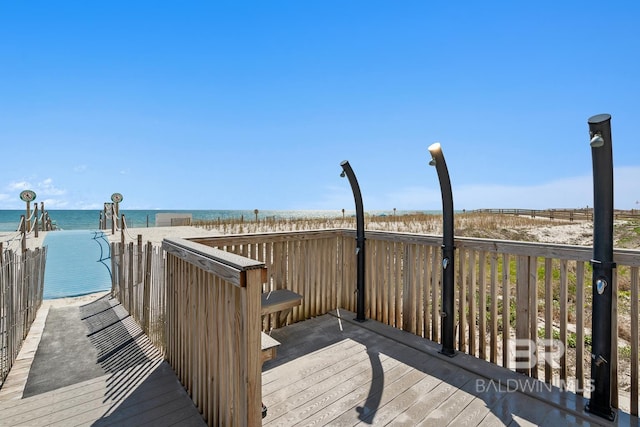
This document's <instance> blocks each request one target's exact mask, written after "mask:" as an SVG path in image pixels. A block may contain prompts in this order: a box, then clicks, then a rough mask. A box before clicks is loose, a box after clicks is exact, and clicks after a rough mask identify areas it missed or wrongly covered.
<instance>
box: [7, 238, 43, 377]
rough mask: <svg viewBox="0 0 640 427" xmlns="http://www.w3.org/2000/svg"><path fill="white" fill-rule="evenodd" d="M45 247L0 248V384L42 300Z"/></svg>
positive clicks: (11, 364)
mask: <svg viewBox="0 0 640 427" xmlns="http://www.w3.org/2000/svg"><path fill="white" fill-rule="evenodd" d="M46 258H47V257H46V248H37V249H35V250H33V251H31V250H27V251H25V252H22V251H18V252H16V251H12V250H6V251H0V385H1V384H2V383H3V382H4V380H5V378H6V377H7V375H8V374H9V370H10V369H11V367H12V366H13V363H14V362H15V360H16V357H17V356H18V352H19V351H20V347H21V346H22V343H23V341H24V339H25V338H26V337H27V333H28V332H29V328H30V327H31V324H32V323H33V321H34V319H35V317H36V313H37V311H38V308H40V305H41V304H42V291H43V287H44V268H45V263H46Z"/></svg>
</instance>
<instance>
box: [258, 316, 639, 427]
mask: <svg viewBox="0 0 640 427" xmlns="http://www.w3.org/2000/svg"><path fill="white" fill-rule="evenodd" d="M354 318H355V314H354V313H351V312H347V311H344V310H338V311H337V312H332V313H331V314H327V315H324V316H320V317H317V318H314V319H311V320H307V321H304V322H300V323H296V324H293V325H290V326H286V327H284V328H280V329H276V330H274V331H273V333H272V336H273V337H274V338H275V339H277V340H278V341H280V342H281V344H282V345H281V347H280V348H279V349H278V356H277V358H276V359H275V360H272V361H269V362H267V363H265V364H264V366H263V375H262V378H263V401H264V403H265V404H266V405H267V408H268V414H267V417H266V418H265V419H264V423H263V425H286V426H289V425H332V426H334V425H337V426H339V425H358V424H360V425H387V424H389V425H394V426H395V425H407V426H416V425H437V426H442V425H456V426H458V425H474V426H475V425H481V426H496V425H562V426H566V425H638V419H637V418H635V417H630V416H629V415H628V414H626V413H622V412H619V413H618V418H617V420H616V422H615V423H608V422H607V421H606V420H604V419H602V418H599V417H596V416H593V415H591V414H589V413H586V412H584V405H585V403H586V402H585V400H584V399H583V398H582V397H581V396H577V395H575V394H574V393H571V392H563V391H561V390H560V389H558V388H555V387H553V388H552V387H550V386H549V385H546V384H544V383H542V382H540V381H538V380H535V379H532V378H529V377H526V376H523V375H520V374H517V373H515V372H513V371H510V370H507V369H504V368H502V367H499V366H496V365H493V364H491V363H489V362H486V361H483V360H480V359H477V358H475V357H472V356H469V355H466V354H461V353H460V354H457V355H456V356H455V357H453V358H448V357H446V356H443V355H441V354H439V353H438V350H439V349H440V346H439V345H437V344H435V343H433V342H431V341H428V340H425V339H422V338H419V337H417V336H415V335H412V334H409V333H405V332H403V331H400V330H397V329H394V328H391V327H389V326H385V325H383V324H381V323H378V322H375V321H372V320H368V321H366V322H364V323H359V322H354V321H353V320H352V319H354Z"/></svg>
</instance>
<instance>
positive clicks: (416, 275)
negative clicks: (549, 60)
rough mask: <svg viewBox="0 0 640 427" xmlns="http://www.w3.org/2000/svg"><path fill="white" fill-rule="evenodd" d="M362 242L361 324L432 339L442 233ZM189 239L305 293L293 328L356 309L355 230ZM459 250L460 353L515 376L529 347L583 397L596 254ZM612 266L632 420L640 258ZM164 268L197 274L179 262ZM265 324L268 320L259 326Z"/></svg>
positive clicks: (272, 283) (516, 247) (618, 378)
mask: <svg viewBox="0 0 640 427" xmlns="http://www.w3.org/2000/svg"><path fill="white" fill-rule="evenodd" d="M366 238H367V240H366V245H367V247H366V281H365V285H366V301H365V302H366V317H367V318H371V319H375V320H377V321H380V322H382V323H385V324H388V325H391V326H393V327H396V328H399V329H402V330H405V331H408V332H410V333H413V334H416V335H418V336H421V337H424V338H427V339H430V340H433V341H435V342H440V340H441V337H440V327H441V324H440V307H441V304H440V301H441V271H440V270H441V252H440V251H441V244H442V238H441V237H440V236H428V235H418V234H406V233H393V232H375V231H369V232H367V234H366ZM190 241H191V242H194V243H200V244H202V245H205V246H210V247H213V248H218V249H221V250H223V251H225V252H228V253H234V254H237V255H241V256H243V257H247V258H251V259H255V260H257V261H259V262H263V263H264V264H265V265H266V267H267V272H268V273H267V278H266V280H265V281H264V283H263V288H262V291H268V290H271V289H290V290H293V291H295V292H297V293H299V294H301V295H303V297H304V300H303V303H302V304H301V305H300V306H298V307H296V308H294V309H293V310H292V313H291V314H290V315H289V318H288V320H289V322H298V321H303V320H306V319H309V318H311V317H314V316H318V315H322V314H324V313H326V312H328V311H330V310H333V309H335V308H345V309H348V310H351V311H356V295H355V288H356V274H357V273H356V255H355V243H356V242H355V231H353V230H319V231H300V232H284V233H263V234H243V235H233V236H229V235H224V236H215V237H207V238H194V239H190ZM455 246H456V251H455V264H454V266H453V267H454V268H455V269H456V270H455V271H456V277H455V289H456V313H457V314H456V347H457V350H458V351H461V352H465V353H468V354H471V355H474V356H476V357H479V358H481V359H484V360H488V361H490V362H492V363H495V364H498V365H501V366H504V367H507V368H510V369H514V368H515V367H516V365H515V361H516V360H515V357H514V354H513V352H514V350H515V349H514V344H513V343H514V339H519V340H531V341H532V342H535V343H536V348H534V349H533V350H532V351H533V354H534V355H535V356H536V360H535V362H536V363H535V365H534V366H531V367H528V368H527V367H525V368H522V367H519V369H518V370H519V371H520V372H523V373H525V374H528V375H531V376H533V377H535V378H540V380H542V381H545V382H546V383H549V384H553V385H557V386H560V387H565V388H567V389H569V390H572V391H575V392H576V393H577V394H583V395H585V396H587V397H588V394H589V384H590V383H589V374H590V372H591V362H590V343H591V332H590V331H591V298H592V286H591V265H590V263H589V260H590V259H591V257H592V248H590V247H579V246H569V245H552V244H540V243H527V242H515V241H495V240H487V239H473V238H457V239H455ZM614 260H615V262H616V263H617V269H616V270H615V274H614V277H613V279H614V283H613V284H612V286H613V289H614V301H615V302H616V304H615V306H614V316H615V321H614V325H613V329H614V330H613V331H612V332H613V337H614V339H615V341H616V344H618V345H614V347H613V348H614V350H613V352H612V361H611V367H612V373H613V379H612V394H613V404H614V406H616V407H618V406H619V404H620V402H619V399H620V401H621V402H622V403H623V406H625V407H626V406H628V407H629V409H630V412H631V413H632V414H634V415H636V414H637V413H638V382H639V376H638V374H639V373H638V357H639V353H638V347H639V346H638V322H639V319H638V299H639V298H640V295H639V287H640V283H639V281H640V279H639V277H640V275H639V272H640V270H639V269H640V251H637V250H620V249H616V250H615V251H614ZM115 271H116V270H115V269H114V272H115ZM171 271H172V273H171V274H179V275H180V276H181V277H185V280H186V277H187V275H190V276H189V277H191V279H190V280H192V281H194V280H195V279H196V278H197V276H194V275H193V274H192V273H190V272H188V270H186V269H182V270H177V266H174V267H172V269H171ZM167 274H169V272H168V271H167ZM115 276H116V274H114V277H115ZM174 292H175V291H174ZM182 292H186V290H183V291H182ZM181 298H184V295H183V296H182V297H181ZM160 311H161V310H159V312H160ZM271 326H273V323H271V320H270V319H267V320H266V321H265V322H264V323H263V325H262V327H263V330H268V329H269V328H270V327H271ZM618 337H619V338H620V340H619V339H618ZM623 339H624V340H623ZM559 349H565V350H566V351H560V350H559ZM618 349H619V350H620V351H619V352H618ZM545 355H549V356H553V357H549V358H545V357H544V356H545ZM619 383H622V384H621V386H620V384H619ZM625 390H628V392H626V391H625Z"/></svg>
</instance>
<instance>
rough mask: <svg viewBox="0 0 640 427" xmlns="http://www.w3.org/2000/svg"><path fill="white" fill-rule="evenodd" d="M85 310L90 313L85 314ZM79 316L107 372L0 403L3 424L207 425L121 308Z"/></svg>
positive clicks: (103, 307)
mask: <svg viewBox="0 0 640 427" xmlns="http://www.w3.org/2000/svg"><path fill="white" fill-rule="evenodd" d="M114 301H115V300H114ZM83 308H87V309H88V310H87V311H84V312H83V311H82V309H83ZM81 314H82V320H83V321H85V322H86V323H87V324H89V327H88V329H89V338H90V340H91V342H92V344H94V345H95V347H96V348H97V349H98V355H99V358H98V361H97V363H101V366H102V367H103V368H104V370H105V372H107V373H106V374H105V375H102V376H98V377H95V378H92V379H89V380H86V381H81V382H77V383H75V384H70V385H67V386H64V387H60V388H57V389H54V390H50V391H44V392H41V393H39V394H36V395H33V396H31V397H27V398H23V399H19V400H8V401H3V402H0V425H2V426H4V425H7V426H20V425H24V426H36V425H38V426H39V425H51V426H65V427H66V426H71V425H87V426H89V425H92V426H140V425H145V424H146V425H153V426H170V425H180V426H182V425H194V426H195V425H197V426H202V425H205V423H204V420H203V419H202V415H201V414H200V413H199V412H198V410H197V408H196V407H195V406H194V404H193V401H192V400H191V399H190V398H189V396H188V395H187V393H186V391H185V389H184V388H183V387H182V385H181V384H180V383H179V381H178V380H177V378H176V376H175V373H174V372H173V370H172V368H171V367H170V366H169V364H168V363H167V362H164V361H163V359H162V357H161V354H160V352H159V351H158V350H157V349H155V348H154V347H153V346H152V345H151V343H150V341H149V340H148V338H147V337H146V336H145V335H144V334H142V331H141V329H140V328H139V326H138V325H137V323H135V322H134V321H133V319H132V318H131V317H129V316H128V315H127V314H126V312H123V311H122V308H121V306H119V305H118V304H114V303H113V301H109V302H105V301H100V302H99V303H96V304H93V305H91V306H90V305H87V306H84V307H82V308H81ZM39 333H40V334H41V333H42V332H41V331H40V332H39ZM32 353H33V351H32ZM31 358H33V355H32V356H31ZM18 373H19V372H18ZM18 373H15V374H14V378H17V374H18ZM22 376H24V375H22ZM22 382H23V383H24V382H26V379H23V381H22ZM17 383H18V382H16V389H17V390H18V392H19V390H20V385H19V384H17ZM12 387H14V386H12ZM22 388H23V389H24V384H22ZM15 393H17V392H11V393H5V396H11V395H13V394H15ZM20 394H22V393H21V392H20Z"/></svg>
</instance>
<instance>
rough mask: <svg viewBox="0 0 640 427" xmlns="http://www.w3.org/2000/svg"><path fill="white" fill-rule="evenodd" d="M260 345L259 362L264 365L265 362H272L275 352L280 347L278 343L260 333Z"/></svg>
mask: <svg viewBox="0 0 640 427" xmlns="http://www.w3.org/2000/svg"><path fill="white" fill-rule="evenodd" d="M261 344H262V359H261V362H262V363H264V362H266V361H267V360H272V359H275V358H276V350H277V349H278V347H279V346H280V342H278V341H277V340H275V339H273V338H271V337H270V336H269V335H267V334H265V333H264V332H262V336H261Z"/></svg>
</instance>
